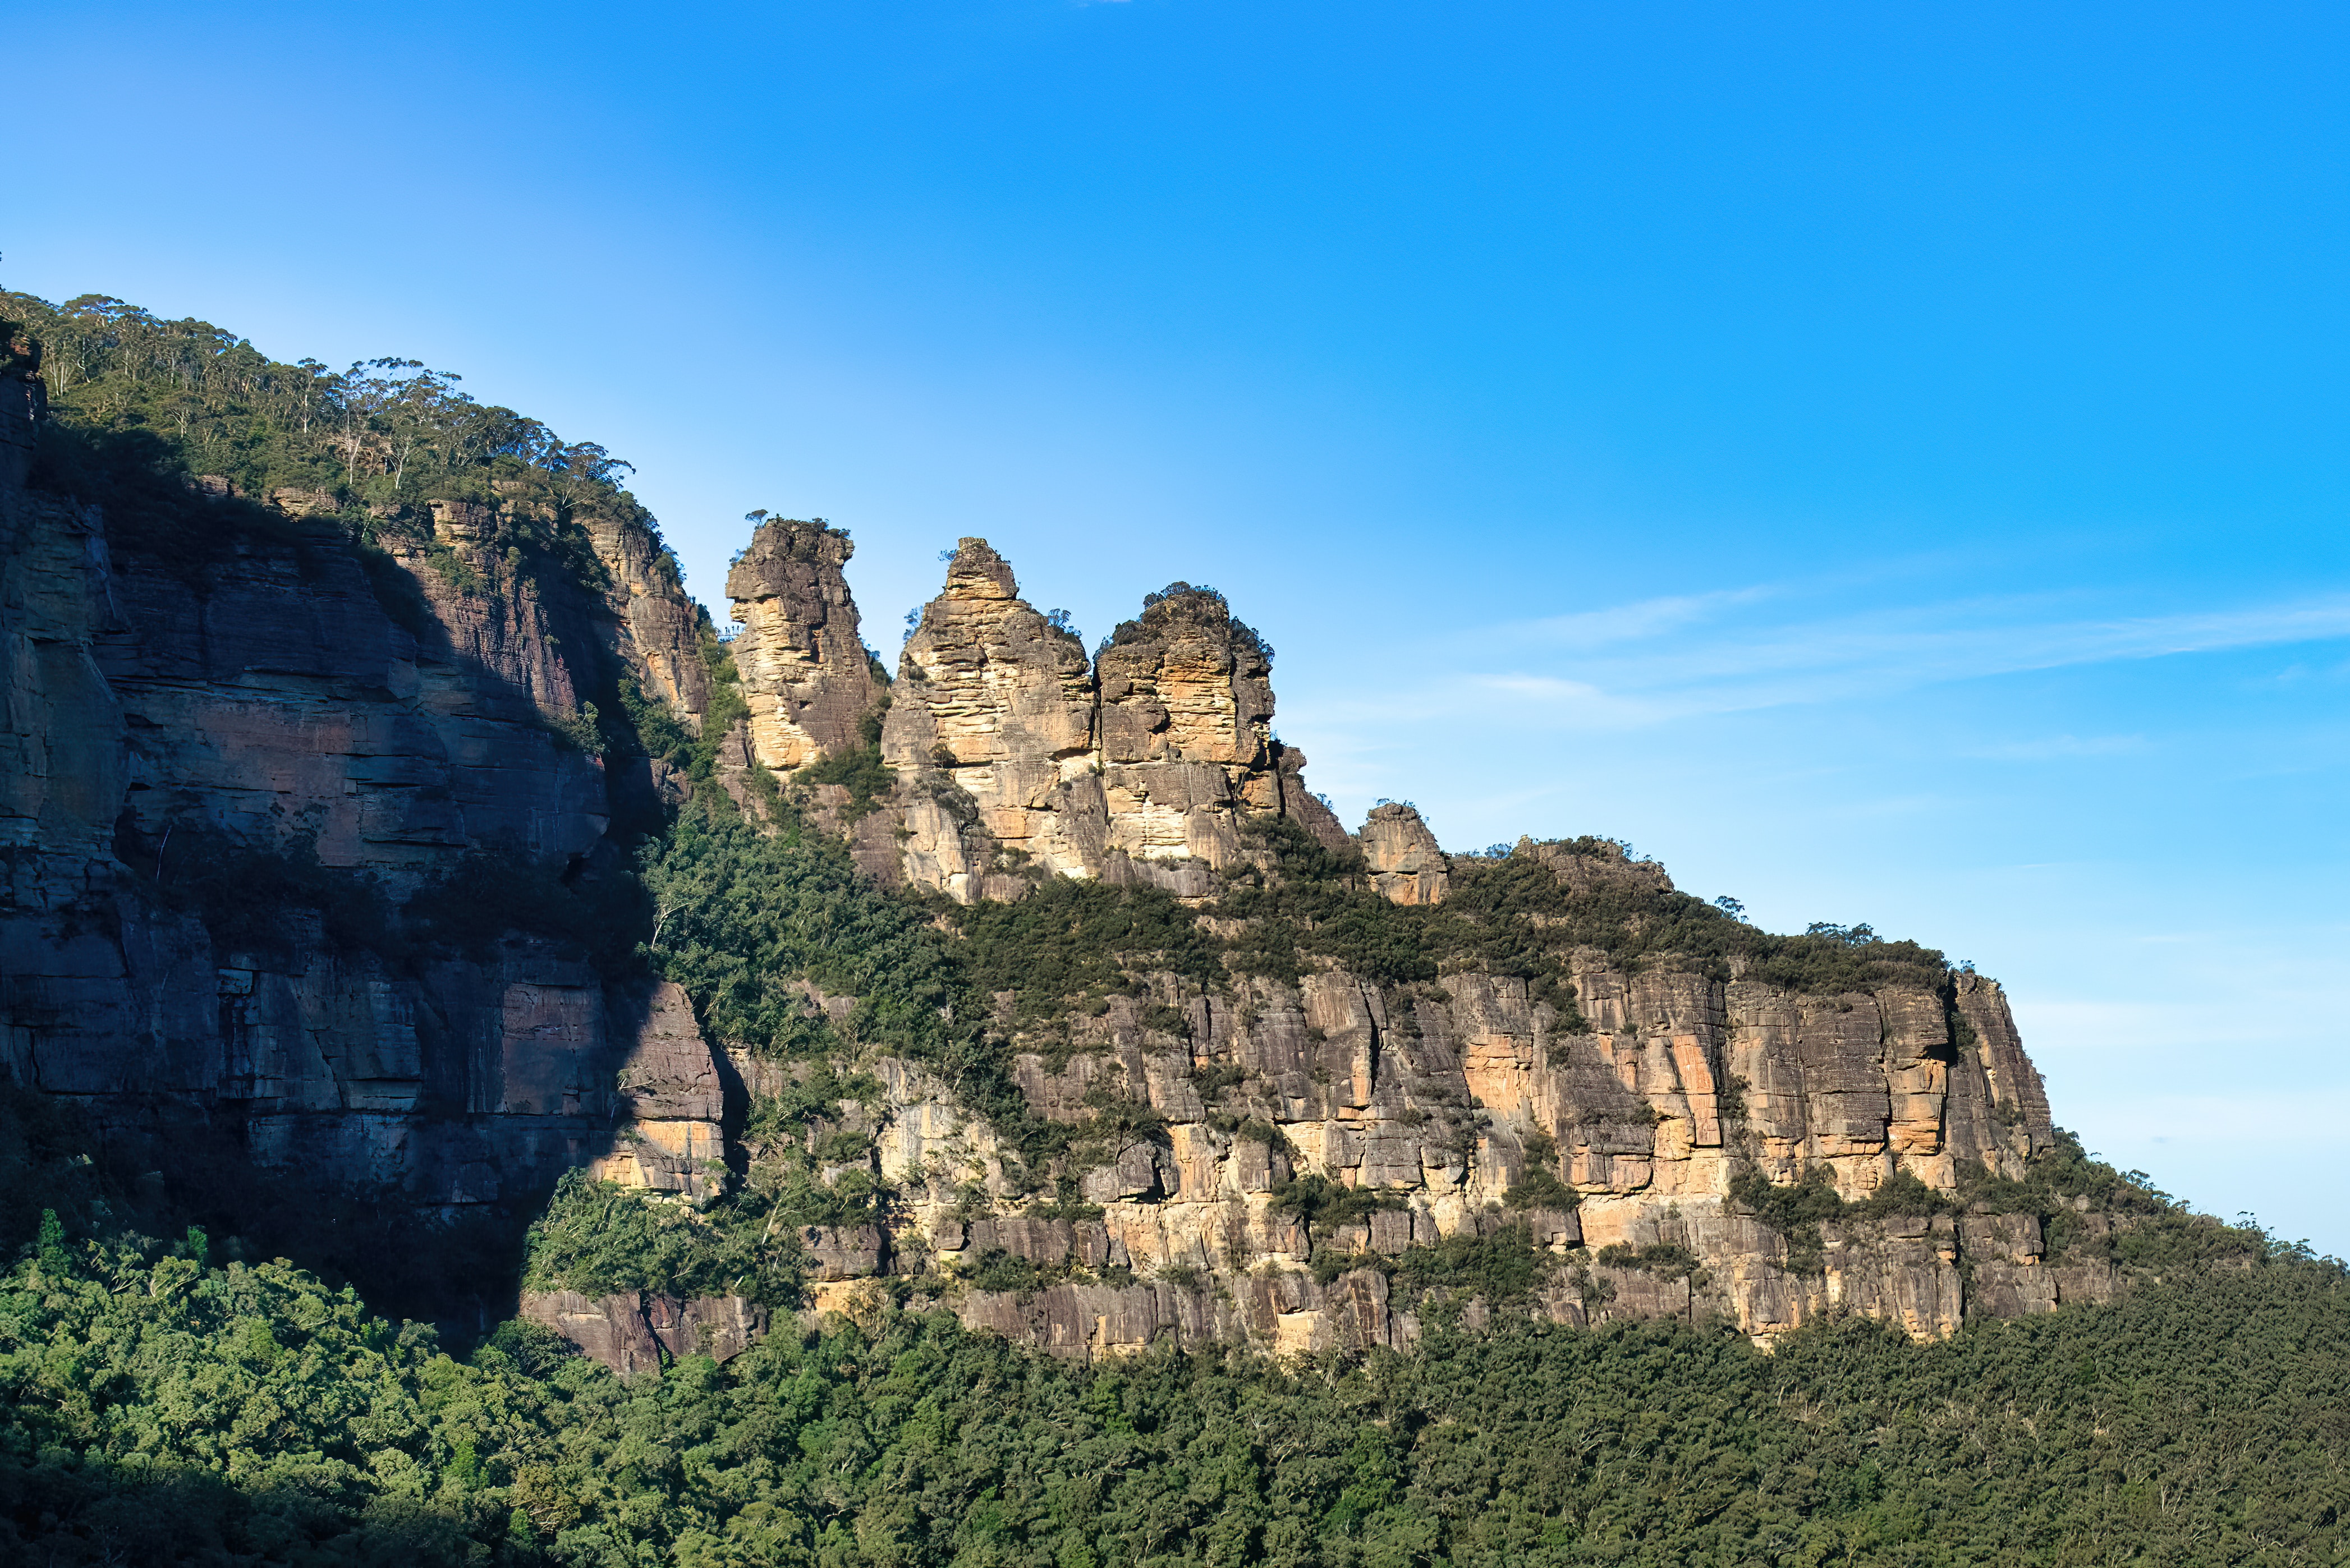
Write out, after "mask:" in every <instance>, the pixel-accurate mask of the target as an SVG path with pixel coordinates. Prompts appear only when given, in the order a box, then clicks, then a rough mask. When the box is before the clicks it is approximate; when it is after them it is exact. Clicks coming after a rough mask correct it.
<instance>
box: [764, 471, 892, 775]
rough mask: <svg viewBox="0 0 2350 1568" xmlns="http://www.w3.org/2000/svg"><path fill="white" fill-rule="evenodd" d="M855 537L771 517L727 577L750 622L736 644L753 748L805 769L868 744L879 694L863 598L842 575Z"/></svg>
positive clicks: (773, 760) (769, 759) (777, 764)
mask: <svg viewBox="0 0 2350 1568" xmlns="http://www.w3.org/2000/svg"><path fill="white" fill-rule="evenodd" d="M850 549H851V547H850V545H849V542H848V539H847V535H843V534H839V533H837V532H835V531H834V530H832V529H829V528H827V527H825V526H824V525H823V524H818V523H800V522H795V521H792V520H790V519H787V518H780V517H779V518H775V519H773V520H770V521H767V522H764V523H762V524H760V525H759V528H758V531H757V532H756V533H755V534H754V535H752V536H751V543H750V546H749V547H748V548H747V549H745V550H744V551H743V553H742V554H741V555H740V556H736V557H735V558H734V564H733V568H732V569H731V570H729V571H728V573H727V575H726V596H727V597H728V598H730V599H732V600H733V603H734V618H735V620H737V621H739V622H741V623H742V627H743V630H742V632H741V633H740V634H739V635H738V636H737V637H736V638H735V639H734V644H733V655H734V663H735V666H736V668H737V669H739V670H741V671H742V672H743V697H744V701H746V702H747V703H748V704H749V707H750V710H751V717H750V734H751V747H752V751H753V753H754V754H755V755H756V756H757V757H758V759H759V762H760V763H762V764H763V765H764V766H766V767H770V768H797V767H802V766H805V765H806V764H807V763H812V762H815V761H816V759H817V758H819V757H821V756H825V755H827V754H837V753H841V752H844V751H847V749H848V748H850V747H851V746H854V745H856V744H857V742H858V721H860V720H861V719H863V718H864V717H865V714H866V712H867V711H868V710H869V709H870V708H871V707H872V706H873V703H874V700H875V698H876V696H877V695H878V692H877V688H878V686H879V682H878V681H876V680H874V678H873V673H872V670H871V668H870V665H869V660H868V657H867V654H866V651H865V644H864V642H863V640H862V639H860V638H859V636H858V627H857V606H856V603H855V602H854V601H853V600H851V599H850V597H848V584H847V580H846V579H845V578H843V577H842V576H841V568H842V567H843V566H847V563H848V557H849V555H850Z"/></svg>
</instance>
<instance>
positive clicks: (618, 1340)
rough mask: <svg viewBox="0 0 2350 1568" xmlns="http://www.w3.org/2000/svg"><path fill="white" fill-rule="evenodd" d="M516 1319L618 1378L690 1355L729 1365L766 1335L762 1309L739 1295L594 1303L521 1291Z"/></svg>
mask: <svg viewBox="0 0 2350 1568" xmlns="http://www.w3.org/2000/svg"><path fill="white" fill-rule="evenodd" d="M522 1315H523V1316H524V1317H525V1319H527V1320H528V1321H530V1322H532V1323H535V1324H540V1325H541V1326H542V1327H546V1328H551V1329H553V1330H554V1331H555V1332H556V1333H557V1334H561V1335H562V1336H563V1337H564V1338H566V1339H567V1340H569V1341H571V1343H572V1344H574V1345H577V1346H578V1347H579V1348H580V1350H581V1351H582V1352H583V1353H585V1354H586V1355H589V1356H591V1357H593V1358H594V1359H595V1360H597V1361H599V1362H601V1363H603V1364H604V1365H605V1366H608V1367H610V1368H611V1369H612V1370H613V1371H615V1372H617V1373H619V1375H620V1376H623V1377H633V1376H638V1375H639V1374H641V1373H648V1372H659V1371H660V1369H661V1368H662V1367H663V1366H666V1365H668V1364H669V1363H671V1362H675V1361H680V1360H682V1359H684V1358H685V1357H686V1356H689V1355H707V1356H709V1357H710V1358H711V1359H712V1360H713V1361H727V1360H731V1359H733V1357H735V1356H737V1355H742V1354H743V1351H745V1350H748V1349H749V1348H750V1347H751V1345H752V1344H753V1343H754V1341H756V1340H757V1339H758V1337H759V1336H760V1335H761V1334H764V1333H766V1332H767V1309H766V1308H765V1307H763V1306H760V1305H759V1304H757V1303H754V1302H748V1301H745V1300H743V1298H742V1297H741V1296H696V1297H692V1298H691V1299H684V1300H681V1299H680V1298H678V1297H676V1296H666V1295H660V1294H657V1293H650V1292H636V1291H630V1292H625V1293H621V1294H619V1295H609V1296H595V1297H588V1296H583V1295H581V1294H579V1293H577V1292H576V1291H544V1292H526V1293H525V1294H524V1296H523V1298H522Z"/></svg>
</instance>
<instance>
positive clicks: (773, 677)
mask: <svg viewBox="0 0 2350 1568" xmlns="http://www.w3.org/2000/svg"><path fill="white" fill-rule="evenodd" d="M775 526H776V525H775V524H767V525H765V527H764V528H763V529H762V531H761V537H762V538H763V539H764V538H765V537H766V536H767V535H768V532H769V530H772V529H774V528H775ZM794 526H795V528H804V527H805V525H797V524H795V525H794ZM825 537H826V539H828V540H830V541H832V542H831V543H823V542H815V543H811V542H809V537H808V536H807V535H805V534H804V533H795V534H793V535H791V538H792V540H793V541H794V543H793V545H792V548H793V549H794V550H795V551H796V552H799V553H800V555H805V556H807V557H809V558H810V559H811V560H822V561H835V559H836V557H837V559H838V560H845V559H846V558H847V542H846V540H843V539H840V537H839V536H838V535H826V536H825ZM756 552H757V546H755V545H754V555H755V554H756ZM794 558H795V559H797V558H798V556H795V557H794ZM752 559H753V556H745V557H744V565H742V566H737V567H736V574H735V576H734V577H733V578H731V579H730V580H729V586H728V591H729V593H730V594H731V595H732V596H733V597H734V600H735V607H734V614H735V617H736V618H737V619H741V620H743V621H745V622H746V623H747V624H750V625H753V626H754V627H759V628H764V629H762V631H761V633H760V635H761V638H762V639H763V641H762V645H761V646H762V647H763V648H764V647H768V646H775V647H785V646H787V647H792V648H803V647H815V646H816V645H817V644H818V643H819V642H821V640H822V639H823V636H824V632H823V628H824V627H825V626H827V625H831V624H835V623H837V622H838V621H840V620H841V619H843V618H844V617H843V612H842V611H841V610H840V609H839V608H838V607H837V604H839V603H845V602H846V590H845V589H843V590H841V591H840V593H839V595H838V598H837V601H836V599H835V597H833V587H832V585H833V584H834V583H836V582H837V570H836V571H835V572H834V574H833V576H829V577H824V578H823V579H822V582H821V584H820V585H819V587H820V589H821V591H818V588H817V587H811V588H809V589H807V590H806V591H800V592H796V593H795V594H783V593H765V594H764V597H761V596H760V595H759V594H757V593H754V589H758V588H759V587H760V584H761V583H762V582H764V581H765V580H766V579H765V578H754V574H752V573H751V572H750V571H749V569H748V563H749V562H750V561H751V560H752ZM836 565H837V563H836ZM819 575H820V574H818V573H817V571H816V568H815V567H810V568H809V569H808V572H807V573H806V576H808V579H809V581H810V582H812V583H814V582H816V577H817V576H819ZM795 617H796V618H795ZM846 619H847V625H848V626H849V628H851V635H852V637H853V631H854V626H855V619H854V612H853V611H850V612H847V616H846ZM750 639H751V633H749V632H747V631H746V632H745V633H744V634H743V638H742V639H738V641H737V644H736V649H737V659H738V661H740V662H741V664H742V667H743V686H744V690H745V692H746V694H747V695H748V696H749V700H750V701H751V703H752V709H753V712H754V716H755V715H757V714H759V713H762V712H773V711H783V710H785V709H790V708H792V706H793V705H794V704H795V702H797V701H800V698H799V697H798V695H797V693H798V692H800V691H803V690H806V689H807V687H806V677H805V676H804V673H803V672H804V670H805V666H803V665H800V664H781V663H778V662H777V661H775V660H774V659H768V658H766V657H764V655H762V654H760V653H756V652H754V653H750V654H747V655H746V654H745V652H744V650H743V644H744V643H747V642H749V641H750ZM1271 673H1272V656H1271V653H1270V650H1268V649H1266V648H1265V647H1264V645H1263V641H1262V640H1261V639H1259V638H1258V637H1257V635H1256V634H1255V633H1254V632H1253V631H1251V630H1250V629H1249V628H1247V627H1246V626H1243V624H1242V623H1241V622H1240V621H1238V620H1237V619H1235V618H1233V617H1232V613H1231V611H1230V609H1229V607H1227V606H1226V604H1225V602H1224V599H1223V597H1222V596H1221V595H1219V594H1217V593H1215V592H1213V591H1212V590H1210V589H1205V588H1194V587H1191V586H1190V585H1188V584H1180V583H1179V584H1176V585H1174V587H1170V589H1169V590H1168V591H1167V592H1166V593H1164V594H1155V595H1152V596H1151V597H1150V599H1149V602H1148V603H1147V604H1146V605H1145V607H1144V610H1143V614H1142V615H1141V617H1140V618H1139V619H1137V620H1133V621H1128V622H1127V623H1125V624H1123V625H1121V626H1120V627H1119V628H1118V629H1117V631H1116V632H1115V633H1114V634H1113V636H1112V637H1111V639H1109V640H1108V641H1107V643H1105V644H1104V645H1103V648H1102V650H1101V653H1100V655H1099V658H1098V659H1088V658H1087V654H1086V651H1085V647H1084V644H1083V643H1081V642H1080V641H1079V640H1078V639H1077V637H1076V634H1075V633H1074V632H1072V631H1070V630H1069V629H1068V628H1066V627H1064V626H1061V625H1059V624H1057V623H1056V622H1055V620H1054V619H1053V618H1050V617H1047V616H1045V615H1042V614H1039V613H1038V612H1037V611H1036V609H1035V607H1033V606H1031V605H1029V604H1028V602H1027V601H1026V600H1024V599H1023V598H1022V597H1020V590H1019V585H1018V583H1017V581H1016V580H1015V579H1014V576H1013V572H1012V568H1011V566H1010V565H1009V564H1008V563H1006V562H1005V561H1004V559H1003V557H1002V556H999V555H998V554H996V552H995V551H994V550H993V549H992V548H991V547H990V546H989V545H988V544H987V542H986V541H985V540H983V539H964V540H963V541H962V543H961V545H959V547H958V548H957V549H956V551H955V553H954V556H953V557H952V560H951V563H950V565H949V566H948V568H947V581H946V587H945V590H944V591H943V592H942V593H941V594H940V595H939V597H937V598H935V599H933V600H931V602H930V604H929V605H927V606H925V607H924V608H923V609H922V612H921V614H920V619H919V624H918V625H917V626H916V628H915V629H914V631H913V632H912V634H911V635H910V637H909V638H908V639H907V641H906V646H905V649H904V652H903V653H902V654H901V655H900V657H899V673H898V679H897V680H896V682H895V684H894V686H893V687H892V689H891V691H890V694H889V711H888V718H887V720H886V722H884V724H883V725H882V730H881V752H882V759H883V761H884V762H885V763H888V764H889V767H890V768H892V769H893V770H894V772H895V774H896V778H897V785H896V788H895V791H894V793H893V794H892V795H891V796H890V798H889V800H888V801H887V802H886V803H885V809H884V811H883V812H882V813H881V814H879V815H877V816H875V817H873V818H868V819H867V820H866V821H864V822H863V823H861V824H859V825H858V826H856V828H855V829H854V831H855V834H856V837H857V841H858V852H859V853H858V859H859V863H860V864H862V865H865V866H866V867H868V869H870V870H872V871H874V872H876V873H877V874H879V875H880V876H882V877H884V878H885V879H889V880H902V881H905V882H908V883H910V884H912V885H914V886H917V887H922V888H935V889H937V890H939V891H941V892H944V893H946V894H948V895H950V896H951V897H952V898H956V899H958V900H961V901H964V902H969V901H971V900H972V899H975V898H1017V897H1019V896H1020V895H1021V894H1022V893H1024V892H1025V891H1026V890H1027V889H1028V888H1031V887H1033V886H1035V883H1036V881H1037V879H1039V878H1041V877H1100V878H1104V879H1107V880H1109V881H1112V882H1116V883H1126V882H1133V881H1146V882H1150V883H1155V884H1157V885H1159V886H1160V887H1164V888H1168V889H1169V890H1170V891H1171V892H1174V893H1176V894H1177V895H1178V896H1180V897H1183V898H1204V897H1205V896H1207V894H1208V892H1209V891H1210V889H1211V888H1212V886H1213V877H1214V873H1215V872H1217V871H1218V870H1220V869H1222V868H1223V867H1228V866H1232V865H1236V864H1238V863H1240V862H1241V861H1242V860H1243V858H1244V850H1243V836H1242V833H1241V831H1240V827H1241V824H1242V823H1243V821H1244V820H1246V819H1247V818H1249V817H1252V816H1253V817H1261V818H1279V817H1286V818H1289V819H1291V820H1293V821H1295V822H1296V823H1298V824H1299V825H1301V826H1303V827H1305V830H1306V831H1307V832H1309V833H1311V834H1313V835H1315V836H1316V837H1317V838H1319V839H1320V840H1321V841H1322V842H1324V843H1325V844H1326V845H1328V846H1330V847H1332V848H1334V849H1344V848H1348V847H1350V846H1351V841H1350V840H1349V838H1348V836H1347V833H1346V830H1345V829H1344V828H1343V827H1341V826H1339V825H1338V822H1337V819H1336V817H1335V816H1333V815H1331V813H1330V810H1329V808H1328V807H1327V806H1326V805H1324V804H1323V803H1322V802H1321V801H1320V800H1319V799H1318V798H1317V797H1316V796H1315V795H1314V794H1312V793H1311V792H1310V791H1308V790H1307V789H1306V787H1305V773H1304V769H1305V758H1304V756H1303V755H1301V754H1300V753H1297V752H1296V751H1295V749H1294V748H1290V747H1286V746H1284V745H1283V744H1282V742H1280V741H1279V740H1277V739H1276V738H1275V737H1274V734H1273V729H1272V719H1273V708H1274V697H1273V687H1272V683H1271V679H1270V678H1271ZM852 689H853V690H855V691H858V693H860V694H861V693H863V692H864V691H865V689H864V688H862V687H856V686H854V683H853V682H850V681H848V680H847V679H846V678H845V677H844V678H842V679H841V680H840V681H839V682H838V683H837V686H828V687H827V688H826V690H827V691H835V690H837V691H850V690H852ZM837 711H839V712H841V713H846V712H847V708H846V706H842V707H840V708H839V709H838V710H837ZM754 732H755V717H754ZM835 745H836V742H824V743H823V745H822V746H820V747H819V746H814V745H809V746H797V743H796V742H795V746H796V747H797V749H795V747H793V746H785V745H781V744H778V745H777V746H775V748H773V750H772V753H771V752H769V751H765V750H763V751H762V753H761V754H762V757H763V758H769V757H772V758H773V759H776V760H778V765H785V763H782V762H781V761H780V760H781V759H785V758H791V757H802V758H805V757H813V756H814V755H816V754H817V753H818V751H820V750H829V749H833V748H834V746H835ZM1430 844H1431V846H1432V844H1433V841H1432V840H1430Z"/></svg>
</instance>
